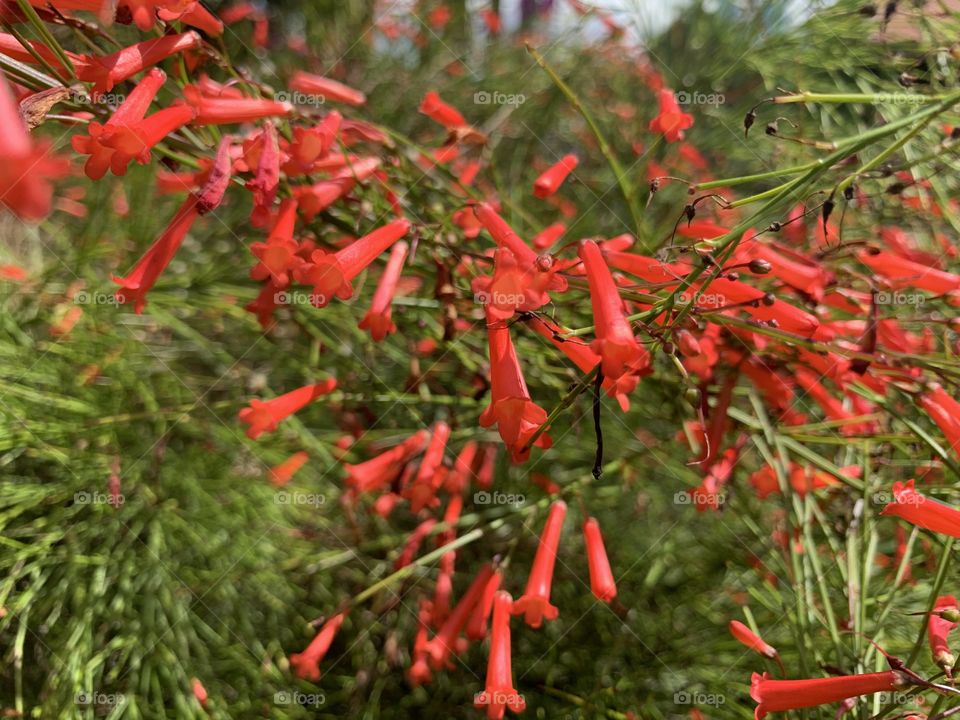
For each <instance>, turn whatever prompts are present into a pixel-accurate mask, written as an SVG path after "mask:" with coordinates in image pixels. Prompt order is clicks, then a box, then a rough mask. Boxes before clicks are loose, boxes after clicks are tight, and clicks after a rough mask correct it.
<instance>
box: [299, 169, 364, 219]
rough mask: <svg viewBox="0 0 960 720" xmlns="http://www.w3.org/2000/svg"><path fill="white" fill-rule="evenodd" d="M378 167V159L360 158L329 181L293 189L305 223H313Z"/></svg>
mask: <svg viewBox="0 0 960 720" xmlns="http://www.w3.org/2000/svg"><path fill="white" fill-rule="evenodd" d="M379 166H380V159H379V158H362V159H360V160H357V161H356V162H352V163H350V164H349V167H345V168H344V169H343V170H342V171H341V172H340V173H338V174H336V175H335V176H334V177H332V178H330V179H329V180H321V181H320V182H318V183H314V184H313V185H298V186H296V187H295V188H293V194H294V197H296V198H297V201H298V202H299V205H300V212H301V213H302V214H303V217H304V219H305V220H306V221H307V222H311V221H313V219H314V218H315V217H316V216H317V214H318V213H320V212H323V211H324V210H326V209H327V208H328V207H330V206H331V205H333V204H334V203H335V202H336V201H337V200H339V199H340V198H342V197H344V196H345V195H347V193H349V192H350V191H351V190H353V188H354V187H355V186H356V184H357V183H358V182H363V181H364V180H366V179H367V178H369V177H370V176H371V175H373V174H374V172H376V170H377V168H378V167H379Z"/></svg>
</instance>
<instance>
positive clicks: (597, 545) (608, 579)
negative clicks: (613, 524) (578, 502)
mask: <svg viewBox="0 0 960 720" xmlns="http://www.w3.org/2000/svg"><path fill="white" fill-rule="evenodd" d="M583 541H584V543H585V544H586V546H587V564H588V565H589V568H590V590H591V592H592V593H593V594H594V595H595V596H596V598H597V599H598V600H602V601H603V602H605V603H609V602H610V601H611V600H613V599H614V598H615V597H616V596H617V584H616V582H615V581H614V579H613V572H612V571H611V570H610V560H609V559H608V558H607V549H606V548H605V547H604V545H603V535H602V534H601V533H600V523H598V522H597V520H596V518H588V519H587V521H586V522H585V523H584V524H583Z"/></svg>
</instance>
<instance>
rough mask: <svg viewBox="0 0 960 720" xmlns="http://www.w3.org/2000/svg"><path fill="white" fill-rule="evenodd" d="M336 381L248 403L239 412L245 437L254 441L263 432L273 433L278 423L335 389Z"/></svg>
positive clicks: (325, 381) (307, 386) (329, 380)
mask: <svg viewBox="0 0 960 720" xmlns="http://www.w3.org/2000/svg"><path fill="white" fill-rule="evenodd" d="M336 387H337V381H336V380H335V379H334V378H330V379H328V380H324V381H323V382H318V383H314V384H313V385H304V386H303V387H301V388H297V389H296V390H291V391H290V392H288V393H285V394H283V395H280V396H279V397H275V398H273V399H272V400H258V399H257V398H254V399H253V400H251V401H250V406H249V407H245V408H243V409H242V410H241V411H240V414H239V418H240V422H244V423H247V424H248V425H249V426H250V427H248V428H247V437H248V438H250V439H251V440H256V439H257V438H258V437H260V436H261V435H262V434H263V433H265V432H273V431H274V430H276V429H277V426H278V425H279V424H280V421H281V420H283V419H284V418H287V417H289V416H290V415H293V414H294V413H296V412H299V411H300V410H302V409H303V408H305V407H306V406H307V405H309V404H310V403H311V402H313V401H314V400H316V399H317V398H318V397H320V396H321V395H329V394H330V393H332V392H333V391H334V389H336Z"/></svg>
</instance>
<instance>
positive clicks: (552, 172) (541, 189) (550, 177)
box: [533, 155, 578, 198]
mask: <svg viewBox="0 0 960 720" xmlns="http://www.w3.org/2000/svg"><path fill="white" fill-rule="evenodd" d="M577 164H578V161H577V156H576V155H564V156H563V157H562V158H561V159H560V160H559V161H558V162H556V163H554V164H553V165H551V166H550V167H549V168H547V169H546V170H545V171H544V172H543V173H542V174H541V175H540V177H538V178H537V179H536V181H535V182H534V183H533V194H534V195H535V196H536V197H538V198H546V197H550V196H551V195H553V194H554V193H555V192H556V191H557V190H558V189H559V188H560V186H561V185H562V184H563V181H564V180H566V179H567V175H569V174H570V173H572V172H573V171H574V170H575V169H576V167H577Z"/></svg>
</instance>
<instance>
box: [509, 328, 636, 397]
mask: <svg viewBox="0 0 960 720" xmlns="http://www.w3.org/2000/svg"><path fill="white" fill-rule="evenodd" d="M526 320H527V324H528V325H529V326H530V327H531V328H533V329H534V330H536V331H537V333H538V334H540V335H542V336H543V337H545V338H546V339H547V340H549V341H550V342H551V343H552V344H553V346H554V347H555V348H557V349H558V350H559V351H560V352H562V353H563V354H564V355H566V356H567V357H568V358H570V360H571V361H572V362H573V364H574V365H576V366H577V367H578V368H579V369H580V371H581V372H584V373H587V372H590V371H591V370H593V369H594V368H595V367H596V366H597V363H599V362H600V356H599V355H597V353H595V352H594V351H593V349H592V348H591V347H590V345H589V344H587V343H586V342H584V341H583V340H581V339H580V338H578V337H568V338H564V337H563V335H564V334H566V333H568V332H569V330H567V329H566V328H564V327H561V326H560V325H555V324H553V323H551V322H550V321H548V320H546V319H544V318H540V317H530V318H527V319H526ZM639 382H640V373H633V374H626V375H621V376H620V377H619V378H616V379H614V378H608V377H604V379H603V384H602V387H603V389H604V390H605V391H606V392H607V394H608V395H609V396H610V397H612V398H616V400H617V402H618V403H619V405H620V408H621V409H622V410H623V411H624V412H626V411H627V410H629V409H630V399H629V397H628V396H629V395H630V393H632V392H633V391H634V390H635V389H636V387H637V384H638V383H639Z"/></svg>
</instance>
